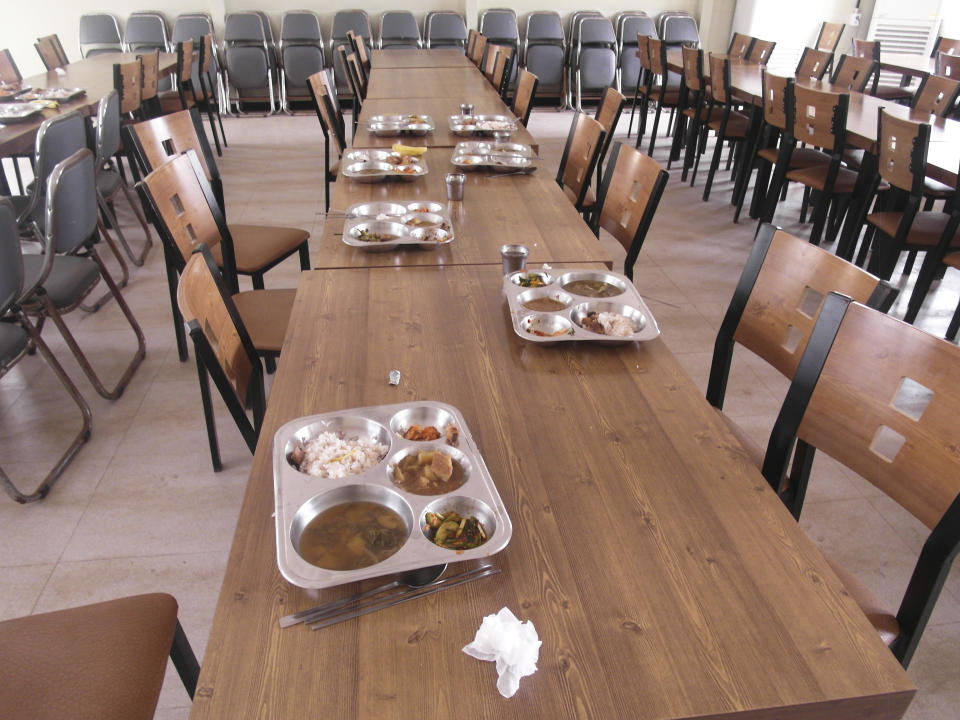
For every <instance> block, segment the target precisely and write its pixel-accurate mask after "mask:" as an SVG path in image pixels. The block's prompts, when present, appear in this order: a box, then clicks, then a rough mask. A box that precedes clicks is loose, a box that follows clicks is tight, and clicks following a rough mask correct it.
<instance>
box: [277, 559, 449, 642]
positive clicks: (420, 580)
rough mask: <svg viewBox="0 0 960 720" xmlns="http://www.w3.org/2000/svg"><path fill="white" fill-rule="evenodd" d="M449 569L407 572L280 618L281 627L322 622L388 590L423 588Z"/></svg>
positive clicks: (432, 568) (419, 569) (435, 568)
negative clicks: (357, 591) (347, 595)
mask: <svg viewBox="0 0 960 720" xmlns="http://www.w3.org/2000/svg"><path fill="white" fill-rule="evenodd" d="M446 569H447V565H446V563H444V564H443V565H429V566H427V567H422V568H416V569H415V570H407V572H405V573H403V574H402V575H400V577H398V578H397V579H396V580H391V581H390V582H388V583H384V584H383V585H380V586H378V587H375V588H372V589H370V590H364V591H363V592H359V593H356V594H355V595H350V596H349V597H345V598H343V599H341V600H333V601H331V602H327V603H321V604H320V605H317V606H315V607H312V608H308V609H306V610H301V611H300V612H297V613H293V614H292V615H284V616H283V617H282V618H280V627H290V626H291V625H298V624H299V623H303V622H315V621H316V620H320V619H322V618H323V617H325V616H327V615H331V614H333V613H336V612H338V611H340V610H342V609H343V608H345V607H346V606H347V605H349V604H350V603H353V602H356V601H357V600H362V599H364V598H368V597H373V596H374V595H380V594H381V593H385V592H387V591H388V590H393V589H394V588H398V587H401V586H404V585H405V586H407V587H410V588H421V587H426V586H427V585H430V584H431V583H433V582H434V581H436V579H437V578H438V577H440V576H441V575H442V574H443V571H444V570H446Z"/></svg>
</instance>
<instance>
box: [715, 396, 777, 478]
mask: <svg viewBox="0 0 960 720" xmlns="http://www.w3.org/2000/svg"><path fill="white" fill-rule="evenodd" d="M714 409H716V408H714ZM717 414H718V415H720V417H721V418H723V421H724V422H725V423H726V424H727V428H729V430H730V432H732V433H733V436H734V437H735V438H736V439H737V442H739V443H740V444H741V445H742V446H743V449H744V450H745V451H746V453H747V457H748V458H750V462H752V463H753V464H754V465H756V466H757V469H758V470H762V469H763V458H764V455H765V454H766V453H765V452H764V450H763V448H762V447H760V444H759V443H757V441H756V440H754V439H753V438H752V437H750V436H749V435H747V433H746V432H744V430H743V428H742V427H740V426H739V425H737V424H736V423H735V422H734V421H733V420H731V419H730V417H729V416H728V415H726V414H725V413H724V412H723V411H722V410H717Z"/></svg>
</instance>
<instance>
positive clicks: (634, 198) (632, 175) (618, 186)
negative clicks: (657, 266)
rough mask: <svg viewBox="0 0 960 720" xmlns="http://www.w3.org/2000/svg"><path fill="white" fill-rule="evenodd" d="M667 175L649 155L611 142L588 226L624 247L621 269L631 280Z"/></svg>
mask: <svg viewBox="0 0 960 720" xmlns="http://www.w3.org/2000/svg"><path fill="white" fill-rule="evenodd" d="M669 178H670V176H669V175H668V174H667V171H666V170H664V169H663V168H662V167H660V164H659V163H658V162H657V161H656V160H654V159H653V158H651V157H649V156H647V155H644V154H643V153H642V152H641V151H639V150H637V149H636V148H632V147H630V146H629V145H624V144H622V143H619V142H617V143H614V144H613V150H611V152H610V160H609V162H607V170H606V172H605V173H604V176H603V182H601V183H600V185H599V187H600V189H599V191H598V195H597V209H596V210H595V211H594V213H593V217H592V218H591V225H592V229H593V231H594V233H595V234H597V235H598V236H599V231H600V228H603V229H604V230H606V231H607V232H608V233H610V234H611V235H613V237H614V238H615V239H616V240H617V242H619V243H620V244H621V245H622V246H623V249H624V250H626V252H627V256H626V259H625V260H624V263H623V272H624V275H626V276H627V277H628V278H630V279H631V280H633V266H634V264H635V263H636V261H637V258H638V257H639V256H640V250H641V249H642V247H643V241H644V240H645V239H646V236H647V231H648V230H649V229H650V224H651V223H652V222H653V216H654V214H655V213H656V211H657V206H658V205H659V204H660V198H661V196H662V195H663V190H664V188H665V187H666V186H667V180H669Z"/></svg>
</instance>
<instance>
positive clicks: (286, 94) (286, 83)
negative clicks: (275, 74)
mask: <svg viewBox="0 0 960 720" xmlns="http://www.w3.org/2000/svg"><path fill="white" fill-rule="evenodd" d="M279 53H280V92H281V98H282V100H281V104H282V106H283V109H284V110H285V111H286V112H291V111H292V110H291V107H290V103H291V101H302V100H309V99H310V93H309V91H308V90H307V78H309V77H310V76H311V75H313V74H314V73H318V72H320V71H321V70H323V68H324V67H326V57H325V56H324V52H323V35H322V34H321V32H320V19H319V18H318V17H317V14H316V13H314V12H310V11H308V10H291V11H289V12H286V13H284V14H283V22H281V24H280V47H279Z"/></svg>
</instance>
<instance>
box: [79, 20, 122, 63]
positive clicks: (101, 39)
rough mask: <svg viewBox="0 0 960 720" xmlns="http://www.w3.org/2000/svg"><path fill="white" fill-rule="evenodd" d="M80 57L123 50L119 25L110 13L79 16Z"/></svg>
mask: <svg viewBox="0 0 960 720" xmlns="http://www.w3.org/2000/svg"><path fill="white" fill-rule="evenodd" d="M79 40H80V56H81V57H85V58H86V57H90V56H91V55H99V54H100V53H107V52H120V51H122V50H123V41H122V40H121V39H120V25H119V24H118V23H117V18H115V17H114V16H113V15H111V14H110V13H85V14H83V15H81V16H80V32H79Z"/></svg>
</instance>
